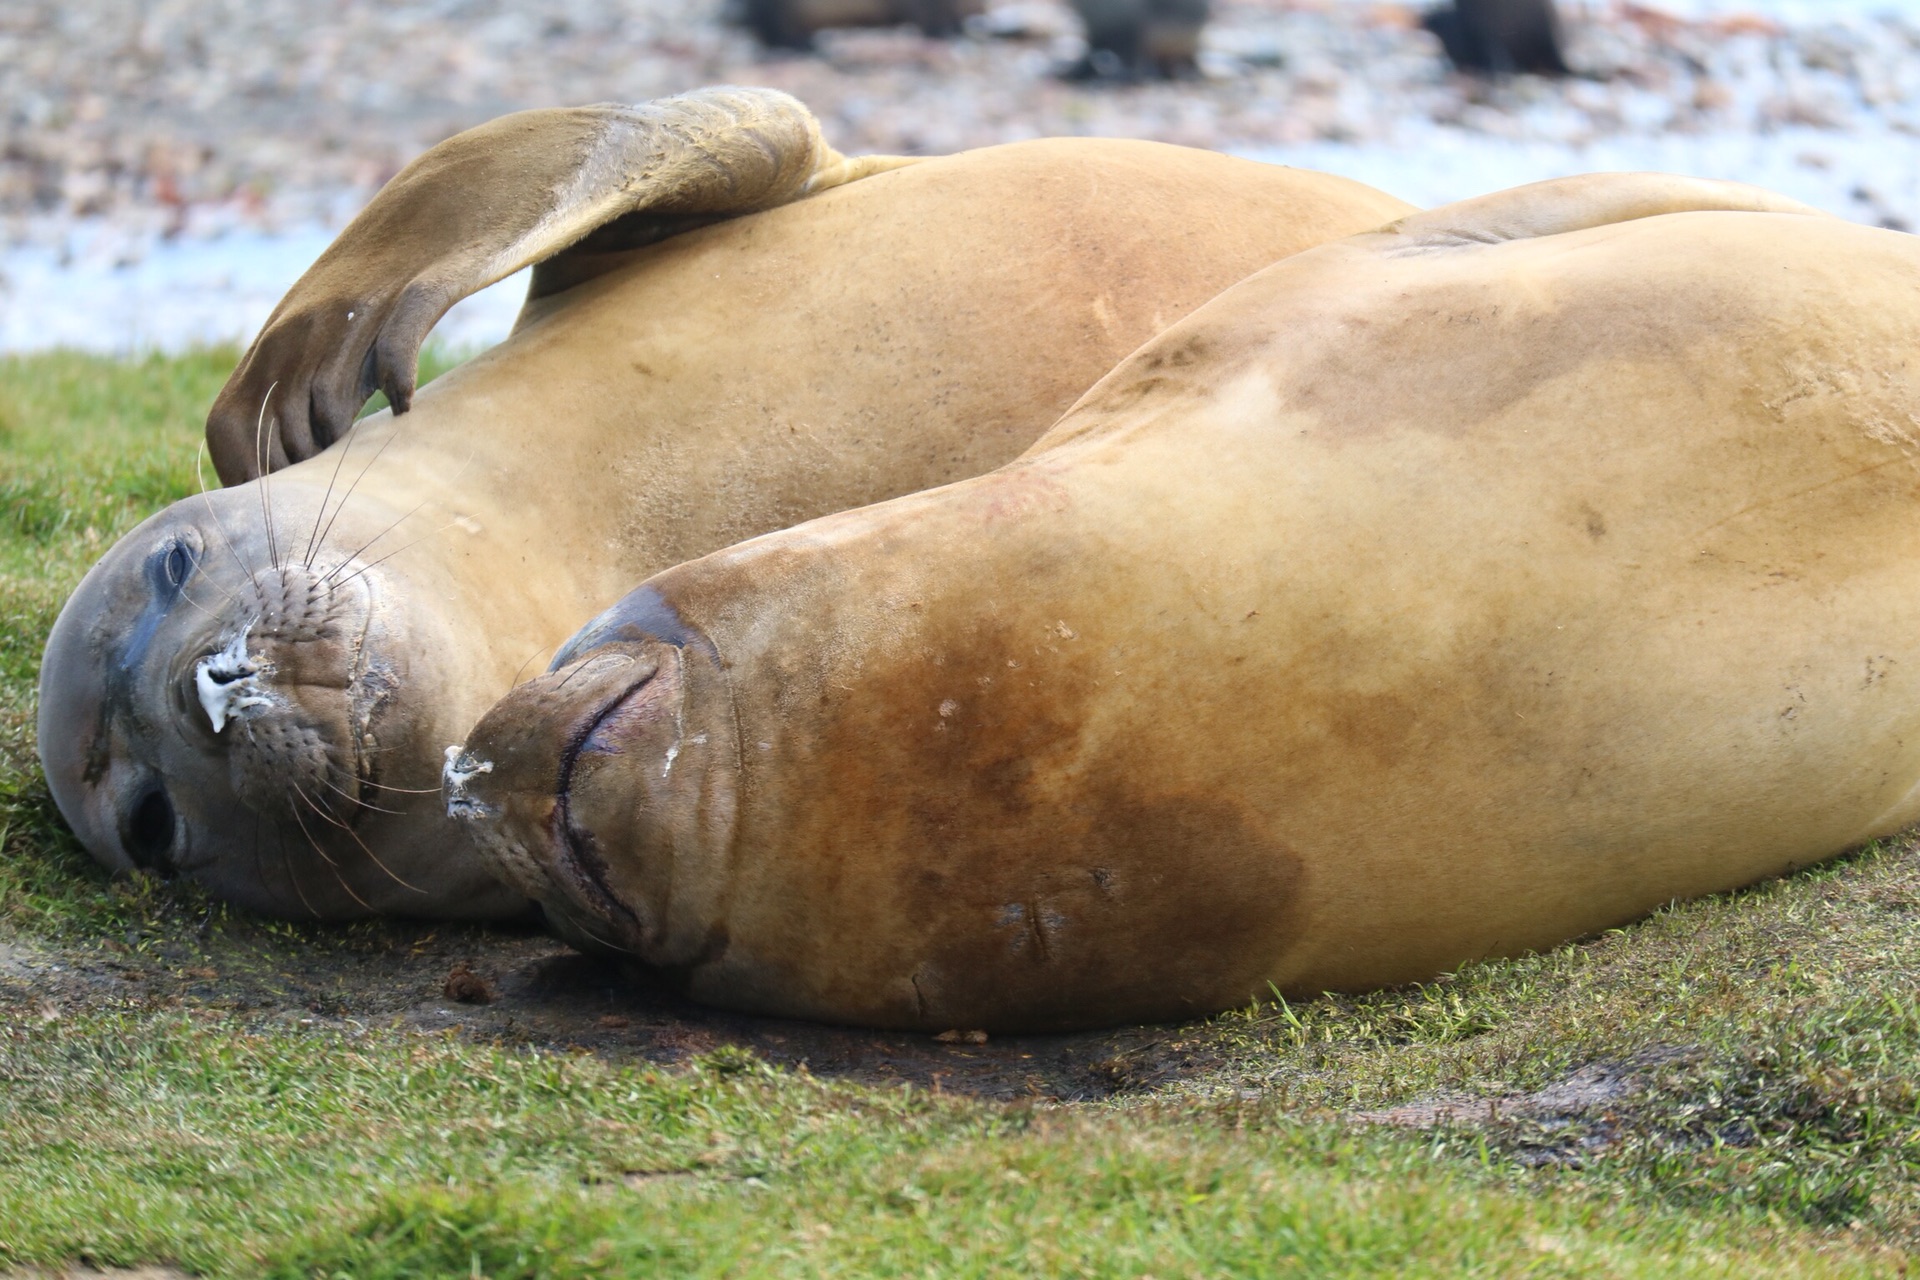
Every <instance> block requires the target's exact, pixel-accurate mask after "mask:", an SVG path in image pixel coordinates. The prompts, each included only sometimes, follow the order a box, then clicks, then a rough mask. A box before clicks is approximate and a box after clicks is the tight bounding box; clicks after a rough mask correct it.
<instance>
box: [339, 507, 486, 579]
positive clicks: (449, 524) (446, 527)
mask: <svg viewBox="0 0 1920 1280" xmlns="http://www.w3.org/2000/svg"><path fill="white" fill-rule="evenodd" d="M458 523H459V521H458V520H449V521H447V522H446V523H445V524H443V525H441V526H440V527H439V528H438V529H435V530H433V531H432V532H431V533H423V534H421V535H420V536H419V537H417V538H415V539H414V540H413V541H412V542H409V543H408V544H407V545H406V546H404V547H395V548H394V549H393V550H391V551H389V552H387V554H385V555H383V556H381V557H380V558H379V559H378V560H375V561H372V562H371V563H368V564H364V565H361V566H360V567H359V568H358V569H355V570H354V571H353V572H352V573H350V574H348V575H347V576H346V577H344V578H342V579H340V581H338V582H336V583H334V584H333V586H334V587H344V586H346V585H347V584H348V583H349V582H352V581H353V580H354V579H355V578H357V577H359V576H360V575H361V574H363V573H365V572H366V571H367V570H369V569H377V568H379V567H380V566H381V565H383V564H385V563H386V562H387V561H389V560H391V559H393V558H394V557H395V556H397V555H399V554H400V553H401V552H402V551H408V550H411V549H412V548H414V547H417V546H419V545H420V544H421V543H423V542H425V541H427V540H428V539H430V538H437V537H439V536H440V535H441V534H443V533H445V532H446V531H447V530H449V529H451V528H453V526H454V525H456V524H458ZM336 572H338V570H336ZM332 589H333V588H332V587H329V588H328V590H332Z"/></svg>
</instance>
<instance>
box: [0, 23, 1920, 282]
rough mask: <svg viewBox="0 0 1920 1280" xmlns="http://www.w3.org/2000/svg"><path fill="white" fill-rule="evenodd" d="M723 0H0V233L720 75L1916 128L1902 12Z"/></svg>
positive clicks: (321, 177)
mask: <svg viewBox="0 0 1920 1280" xmlns="http://www.w3.org/2000/svg"><path fill="white" fill-rule="evenodd" d="M723 2H724V0H566V2H564V3H554V4H548V5H542V6H538V7H537V8H529V7H528V6H525V5H517V4H512V3H508V2H507V0H397V2H386V0H383V2H380V3H375V2H374V0H340V2H339V3H335V4H330V5H327V6H312V5H294V4H291V3H289V2H288V0H151V2H149V3H130V2H129V0H11V2H10V3H9V4H7V5H6V6H4V7H0V242H5V243H9V244H13V245H20V244H22V243H39V244H55V243H58V242H60V241H62V240H63V238H64V237H65V236H66V235H67V234H68V233H69V232H70V230H71V228H72V225H73V223H74V221H75V220H76V219H81V218H103V219H107V220H110V221H111V222H113V223H115V224H118V225H121V226H124V227H126V228H127V229H129V230H130V231H139V232H144V233H149V234H154V235H160V236H170V235H181V234H186V235H206V234H212V233H215V232H218V231H220V230H222V229H228V228H233V227H236V226H237V227H256V228H270V229H271V228H281V227H288V226H293V225H297V224H305V223H311V222H315V221H319V222H323V223H335V224H337V222H338V221H339V219H340V218H341V217H343V216H344V215H345V214H346V213H348V212H350V211H351V210H352V209H353V208H355V207H357V206H358V205H359V204H360V203H361V202H362V201H364V200H365V198H366V197H367V196H368V195H369V194H370V193H371V192H372V191H373V190H374V189H375V188H377V187H378V185H379V184H380V183H381V182H382V181H384V180H385V179H386V178H387V177H388V176H390V175H391V174H392V173H393V172H394V171H395V170H396V169H397V168H398V167H399V166H400V165H401V164H402V163H404V162H405V161H406V160H407V159H408V158H409V157H410V156H412V155H414V154H415V153H417V152H418V151H420V150H421V149H422V148H424V147H426V146H429V145H431V144H432V143H434V142H435V141H437V140H439V139H440V138H443V137H445V136H446V135H448V134H450V133H452V132H455V131H457V130H459V129H462V128H465V127H468V126H470V125H473V124H476V123H478V122H480V121H482V120H484V119H487V118H489V117H491V116H494V115H498V114H500V113H502V112H507V111H512V110H516V109H519V108H524V107H533V106H544V105H552V104H564V103H578V102H588V101H597V100H607V99H620V100H628V101H632V100H637V99H643V98H650V97H656V96H659V95H663V94H668V93H673V92H677V91H680V90H684V89H688V88H691V87H694V86H696V85H701V84H708V83H715V82H723V81H733V82H752V83H760V84H771V85H775V86H778V87H781V88H784V89H788V90H790V91H792V92H794V93H795V94H797V95H799V96H800V97H801V98H803V99H804V100H805V101H807V102H808V103H809V104H810V105H811V106H812V107H813V108H814V110H815V111H816V112H817V113H818V114H819V115H820V116H821V117H822V118H823V120H824V121H825V122H826V126H827V132H828V135H829V136H830V137H831V138H832V139H834V140H835V141H836V143H837V144H838V145H839V146H840V147H841V148H842V149H844V150H848V151H882V152H914V153H939V152H946V151H952V150H956V149H959V148H963V147H972V146H979V145H982V144H987V143H993V142H1001V141H1007V140H1012V139H1018V138H1026V137H1034V136H1039V135H1045V134H1109V135H1122V136H1132V137H1145V138H1158V139H1163V140H1166V141H1171V142H1179V143H1185V144H1191V145H1196V146H1210V147H1221V148H1226V149H1230V150H1237V151H1243V152H1253V153H1262V152H1268V151H1273V150H1276V149H1285V148H1288V147H1296V146H1300V145H1303V144H1312V143H1334V144H1342V145H1349V146H1358V147H1365V146H1368V145H1375V144H1378V145H1392V144H1395V143H1401V142H1405V141H1406V140H1408V139H1409V137H1417V136H1418V135H1419V133H1420V131H1421V130H1422V129H1424V128H1430V127H1440V128H1443V129H1449V130H1456V131H1460V132H1462V133H1464V134H1466V135H1470V136H1478V137H1484V138H1488V139H1494V140H1505V141H1511V142H1514V143H1517V144H1529V143H1544V144H1551V145H1557V146H1580V145H1584V144H1588V143H1591V142H1593V141H1596V140H1599V139H1605V138H1612V137H1618V136H1623V135H1630V136H1645V137H1655V136H1665V137H1671V136H1675V135H1680V136H1685V135H1707V134H1713V135H1729V134H1730V135H1762V136H1766V135H1774V134H1780V133H1783V132H1792V131H1795V130H1814V131H1827V132H1832V133H1835V134H1844V133H1847V132H1849V131H1852V130H1854V129H1856V128H1857V127H1859V126H1860V125H1861V124H1862V122H1863V121H1872V122H1876V123H1878V124H1880V125H1884V126H1887V127H1889V128H1891V129H1892V130H1894V131H1895V132H1896V133H1900V134H1906V133H1910V132H1911V131H1912V129H1913V128H1914V127H1915V126H1916V124H1920V57H1916V56H1915V50H1916V48H1917V47H1920V20H1916V19H1915V18H1914V17H1912V16H1908V17H1901V16H1898V15H1892V16H1886V17H1880V18H1869V17H1851V18H1844V19H1838V20H1830V21H1823V22H1818V23H1814V24H1811V25H1806V24H1799V23H1788V22H1782V21H1780V20H1777V19H1775V18H1773V17H1769V16H1766V15H1765V13H1764V12H1755V13H1739V12H1723V13H1718V14H1711V15H1708V16H1704V17H1695V18H1682V17H1676V16H1672V15H1671V14H1669V13H1667V12H1665V11H1662V10H1659V9H1655V8H1651V7H1646V6H1642V5H1637V4H1629V3H1615V2H1611V0H1609V2H1601V0H1590V2H1589V3H1585V4H1582V3H1579V2H1578V0H1575V2H1574V3H1571V4H1566V3H1564V0H1563V7H1564V8H1566V9H1567V10H1568V11H1569V16H1570V26H1571V30H1572V39H1573V54H1572V56H1573V60H1574V62H1575V63H1576V65H1577V67H1578V68H1579V69H1580V70H1581V71H1582V72H1583V73H1585V74H1583V75H1582V76H1580V77H1577V78H1574V79H1571V80H1567V81H1564V82H1558V83H1555V82H1547V81H1542V80H1537V79H1533V78H1521V79H1518V80H1515V81H1512V82H1510V83H1506V84H1501V85H1489V84H1486V83H1482V82H1478V81H1474V80H1470V79H1467V78H1464V77H1460V76H1456V75H1453V74H1452V73H1450V71H1449V70H1448V68H1447V67H1446V66H1445V64H1444V63H1443V62H1442V60H1441V59H1440V56H1439V52H1438V44H1437V42H1436V41H1435V40H1434V39H1433V37H1431V36H1430V35H1428V34H1427V33H1426V32H1425V31H1423V30H1421V29H1420V28H1419V26H1418V9H1417V8H1416V7H1414V6H1412V5H1408V4H1395V3H1362V2H1352V0H1349V2H1339V0H1219V2H1218V3H1217V5H1216V11H1217V15H1218V16H1217V18H1216V20H1215V21H1214V22H1213V24H1212V25H1211V26H1210V27H1209V29H1208V31H1207V37H1206V49H1207V54H1206V57H1205V58H1204V60H1203V62H1204V69H1205V72H1206V74H1205V76H1204V77H1203V78H1201V79H1198V80H1194V81H1190V82H1185V83H1178V84H1159V85H1149V86H1138V87H1125V88H1103V87H1086V86H1073V85H1067V84H1063V83H1061V82H1059V81H1058V80H1057V79H1055V78H1054V77H1053V76H1052V74H1051V72H1052V70H1053V69H1054V68H1055V67H1056V66H1057V65H1058V64H1060V63H1061V62H1063V61H1064V60H1065V59H1067V58H1068V57H1070V56H1071V55H1072V54H1073V53H1074V52H1075V51H1076V42H1077V40H1078V34H1077V31H1078V28H1077V20H1076V19H1075V18H1074V17H1073V15H1072V13H1071V11H1070V10H1068V9H1067V8H1066V7H1065V6H1064V5H1061V4H1059V3H1054V2H1051V0H1013V2H1011V3H1007V4H1003V5H1001V6H1000V7H997V8H993V9H991V10H990V11H989V13H988V14H987V16H986V17H985V18H984V19H977V20H975V22H974V25H973V28H972V34H970V35H969V36H967V37H965V38H961V39H956V40H929V39H924V38H922V37H920V36H918V35H916V34H914V33H913V32H911V31H910V30H906V29H901V30H864V31H855V30H847V31H836V32H829V33H826V34H825V35H824V36H823V37H822V38H821V40H820V42H819V43H820V54H819V56H816V57H800V56H791V55H767V54H765V53H763V52H762V51H760V50H759V49H757V48H756V46H755V44H754V42H753V41H752V39H751V38H750V37H749V36H748V35H746V34H745V33H744V32H743V31H741V30H740V29H738V28H737V27H734V26H730V25H728V24H727V23H726V22H725V21H724V14H723V12H722V8H721V6H722V4H723ZM1759 7H1760V8H1763V9H1764V8H1765V6H1764V5H1761V6H1759ZM1776 8H1777V5H1776ZM1836 12H1837V11H1836ZM1410 131H1411V132H1410ZM1820 163H1821V158H1820V157H1819V156H1818V155H1814V156H1811V157H1810V158H1809V167H1813V168H1816V169H1817V168H1818V166H1819V165H1820ZM1829 163H1831V162H1830V161H1829Z"/></svg>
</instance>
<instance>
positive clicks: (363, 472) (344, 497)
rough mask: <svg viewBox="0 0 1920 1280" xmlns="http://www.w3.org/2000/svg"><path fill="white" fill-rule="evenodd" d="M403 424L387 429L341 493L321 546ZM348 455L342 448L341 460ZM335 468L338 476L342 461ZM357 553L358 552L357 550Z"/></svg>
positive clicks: (322, 507)
mask: <svg viewBox="0 0 1920 1280" xmlns="http://www.w3.org/2000/svg"><path fill="white" fill-rule="evenodd" d="M401 425H402V424H401V423H399V422H395V423H394V425H393V426H392V427H390V428H389V429H388V431H387V438H386V439H385V440H382V441H381V442H380V447H379V448H378V449H375V450H374V451H373V456H372V457H371V458H368V459H367V465H366V466H364V467H362V468H360V474H359V475H356V476H355V477H354V478H353V483H352V484H350V485H348V486H347V491H346V492H345V493H343V494H341V495H340V505H339V506H337V507H335V508H334V509H333V518H332V519H330V520H328V521H327V527H326V529H325V531H324V532H322V533H321V535H320V545H321V546H323V547H324V546H325V545H327V538H328V536H329V535H330V534H332V533H333V521H334V520H338V519H339V518H340V513H341V512H342V511H345V510H346V509H347V501H348V499H350V498H352V497H353V491H354V490H355V489H358V488H359V487H360V482H361V481H362V480H365V479H366V478H367V472H369V471H371V470H373V468H374V466H375V465H376V464H377V463H378V462H379V461H380V459H381V458H382V457H384V456H385V455H386V452H387V446H388V445H390V444H392V443H393V442H394V441H395V440H396V439H398V438H399V436H400V427H401ZM346 457H347V453H346V450H344V449H342V450H341V451H340V461H341V462H344V461H346ZM333 470H334V474H335V475H336V476H337V475H339V473H340V463H339V462H336V463H335V464H334V468H333ZM327 492H329V493H331V492H333V483H332V481H329V482H328V483H327ZM326 505H327V504H326V503H325V502H322V503H321V504H320V509H321V511H322V512H325V510H326ZM421 505H422V506H424V505H426V504H424V503H422V504H421ZM419 509H420V508H419V507H415V508H414V511H418V510H419ZM412 514H413V512H412V511H409V512H408V513H407V515H412ZM406 518H407V517H406V516H402V517H400V519H401V520H404V519H406ZM315 523H316V524H318V523H319V522H318V521H315ZM395 523H396V524H397V523H398V521H395ZM367 545H368V546H372V545H373V544H372V543H368V544H367ZM365 549H366V548H365V547H363V548H361V550H365ZM355 554H358V553H357V552H356V553H355ZM352 558H353V557H352V556H348V557H347V559H349V560H351V559H352ZM307 567H308V568H312V567H313V565H312V560H311V557H309V560H308V565H307Z"/></svg>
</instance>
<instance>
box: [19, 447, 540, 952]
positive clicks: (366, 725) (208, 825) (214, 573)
mask: <svg viewBox="0 0 1920 1280" xmlns="http://www.w3.org/2000/svg"><path fill="white" fill-rule="evenodd" d="M253 489H254V486H251V485H250V486H244V487H242V488H241V489H229V490H223V491H221V492H218V493H210V494H205V495H201V496H199V497H196V498H191V499H188V500H186V501H183V502H180V503H177V504H175V505H174V506H173V507H171V508H169V509H168V510H166V511H163V512H161V513H160V514H159V515H156V516H154V517H153V518H152V519H150V520H148V521H146V522H145V523H144V524H142V525H140V526H139V527H138V528H136V529H135V530H134V531H133V532H132V533H130V534H128V535H127V537H126V538H124V539H123V540H122V541H121V542H120V543H119V544H118V545H117V546H115V547H114V548H113V549H112V550H111V551H110V552H108V554H107V555H106V557H105V558H103V559H102V560H101V562H100V563H99V564H97V565H95V566H94V568H93V570H92V571H91V572H90V573H88V574H87V576H86V578H85V580H84V581H83V582H82V583H81V585H80V587H79V589H78V590H76V591H75V592H74V594H73V597H72V598H71V599H70V600H69V601H68V602H67V604H66V607H65V608H64V609H63V610H62V611H61V614H60V618H59V621H58V622H57V623H55V625H54V628H53V633H52V635H51V636H50V637H49V639H48V641H47V651H46V657H45V659H44V661H43V663H42V666H41V674H40V722H39V743H40V758H41V762H42V763H43V764H44V766H45V768H46V773H47V780H48V783H49V785H50V787H51V788H52V791H53V797H54V800H55V802H56V803H57V804H58V805H59V807H60V811H61V813H62V814H63V815H65V817H66V819H67V821H68V823H69V824H71V826H72V827H73V830H74V832H75V834H77V835H78V836H79V838H80V840H81V843H83V844H84V845H85V846H86V847H87V849H88V851H89V852H91V853H92V854H93V856H94V857H95V858H97V859H98V860H99V861H100V862H102V863H103V864H105V865H106V866H107V867H109V868H112V869H114V870H117V871H124V870H131V869H134V868H143V869H147V870H151V871H154V872H158V873H161V874H173V873H176V872H177V873H180V874H183V875H187V876H190V877H192V878H193V879H195V880H197V881H199V882H200V883H202V884H204V885H205V886H206V887H207V888H208V889H209V890H210V891H212V892H213V893H215V894H217V895H218V896H220V897H223V898H226V899H229V900H231V901H235V902H238V903H241V904H242V905H245V906H248V907H251V908H254V909H256V910H263V911H267V912H271V913H274V914H279V915H287V916H312V917H320V918H332V919H339V918H348V917H353V916H358V915H366V914H370V913H374V912H379V913H394V914H409V915H460V916H474V915H500V914H505V913H507V912H509V911H511V910H512V909H513V907H512V904H513V903H514V902H516V901H519V900H517V899H514V898H512V897H511V896H510V895H508V894H507V893H506V892H505V891H503V890H502V889H501V888H500V887H499V886H498V884H497V882H495V881H494V880H492V878H491V877H490V876H487V875H486V874H485V872H484V871H483V870H482V869H481V868H480V867H479V865H478V864H477V862H476V860H475V859H474V858H473V857H472V854H471V851H470V849H469V847H468V846H467V844H466V840H465V838H464V834H463V832H462V831H461V829H460V828H459V827H458V826H457V825H456V824H451V823H448V822H447V821H446V820H445V817H444V813H443V811H442V809H441V807H440V806H439V804H438V803H437V802H436V801H435V799H434V797H433V795H432V794H430V789H431V788H432V783H433V782H434V781H435V772H436V768H435V767H436V766H437V763H438V756H439V753H440V746H439V745H438V744H442V743H444V742H446V741H448V740H449V737H450V736H457V733H458V729H457V728H455V729H453V730H451V732H450V731H449V728H448V725H447V723H446V721H447V720H448V717H449V714H450V713H449V712H448V710H447V709H445V708H442V707H440V706H439V705H438V702H439V701H442V700H441V699H436V697H435V694H434V689H435V687H436V685H435V682H434V680H433V674H434V672H435V669H436V662H435V654H436V653H437V652H439V651H441V650H443V649H444V648H445V645H444V641H443V640H442V639H441V638H440V636H439V635H438V634H437V632H438V628H437V627H436V626H435V625H433V623H432V620H431V619H427V618H423V617H422V616H421V615H420V613H419V612H418V611H417V610H409V609H407V608H406V607H405V605H404V602H403V601H400V600H397V599H396V598H395V597H396V596H401V595H404V594H405V593H402V592H396V591H394V590H392V585H393V584H392V583H391V582H390V581H389V575H388V573H387V572H386V571H384V570H383V569H382V568H381V567H379V566H371V567H369V566H367V565H365V564H364V563H356V562H353V561H351V560H349V561H346V562H339V561H338V558H337V557H336V558H332V559H322V558H318V557H303V555H302V551H303V550H304V548H299V547H287V546H283V545H276V544H275V543H273V542H271V541H270V540H269V539H268V538H267V537H266V536H265V534H264V529H265V525H264V524H263V522H262V519H261V515H260V510H259V508H258V507H257V506H254V505H252V504H253V503H254V502H255V501H256V500H257V495H256V494H255V493H254V492H253ZM289 496H291V495H289ZM283 537H284V534H283ZM310 559H311V560H312V563H309V560H310ZM452 714H458V711H457V710H456V711H455V712H453V713H452ZM423 792H429V793H427V794H423Z"/></svg>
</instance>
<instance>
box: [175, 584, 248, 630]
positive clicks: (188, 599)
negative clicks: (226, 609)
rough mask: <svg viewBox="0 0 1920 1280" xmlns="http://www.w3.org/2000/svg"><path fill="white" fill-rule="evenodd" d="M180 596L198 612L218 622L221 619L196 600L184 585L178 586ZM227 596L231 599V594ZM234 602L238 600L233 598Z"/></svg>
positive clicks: (236, 602)
mask: <svg viewBox="0 0 1920 1280" xmlns="http://www.w3.org/2000/svg"><path fill="white" fill-rule="evenodd" d="M180 598H181V599H182V600H185V601H186V602H187V603H188V604H190V605H192V606H193V607H194V608H196V609H198V610H199V611H200V612H202V613H204V614H206V615H207V616H208V617H209V618H212V619H213V620H214V621H215V622H219V621H220V620H221V619H220V615H219V614H217V613H215V612H214V611H213V610H211V609H209V608H207V606H205V605H203V604H201V603H200V602H199V601H198V600H195V599H194V598H193V596H192V595H190V594H188V592H187V588H186V587H185V586H184V585H182V586H181V588H180ZM227 598H228V599H229V600H232V599H233V597H231V596H228V597H227ZM234 603H235V604H238V603H239V601H237V600H235V601H234Z"/></svg>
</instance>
